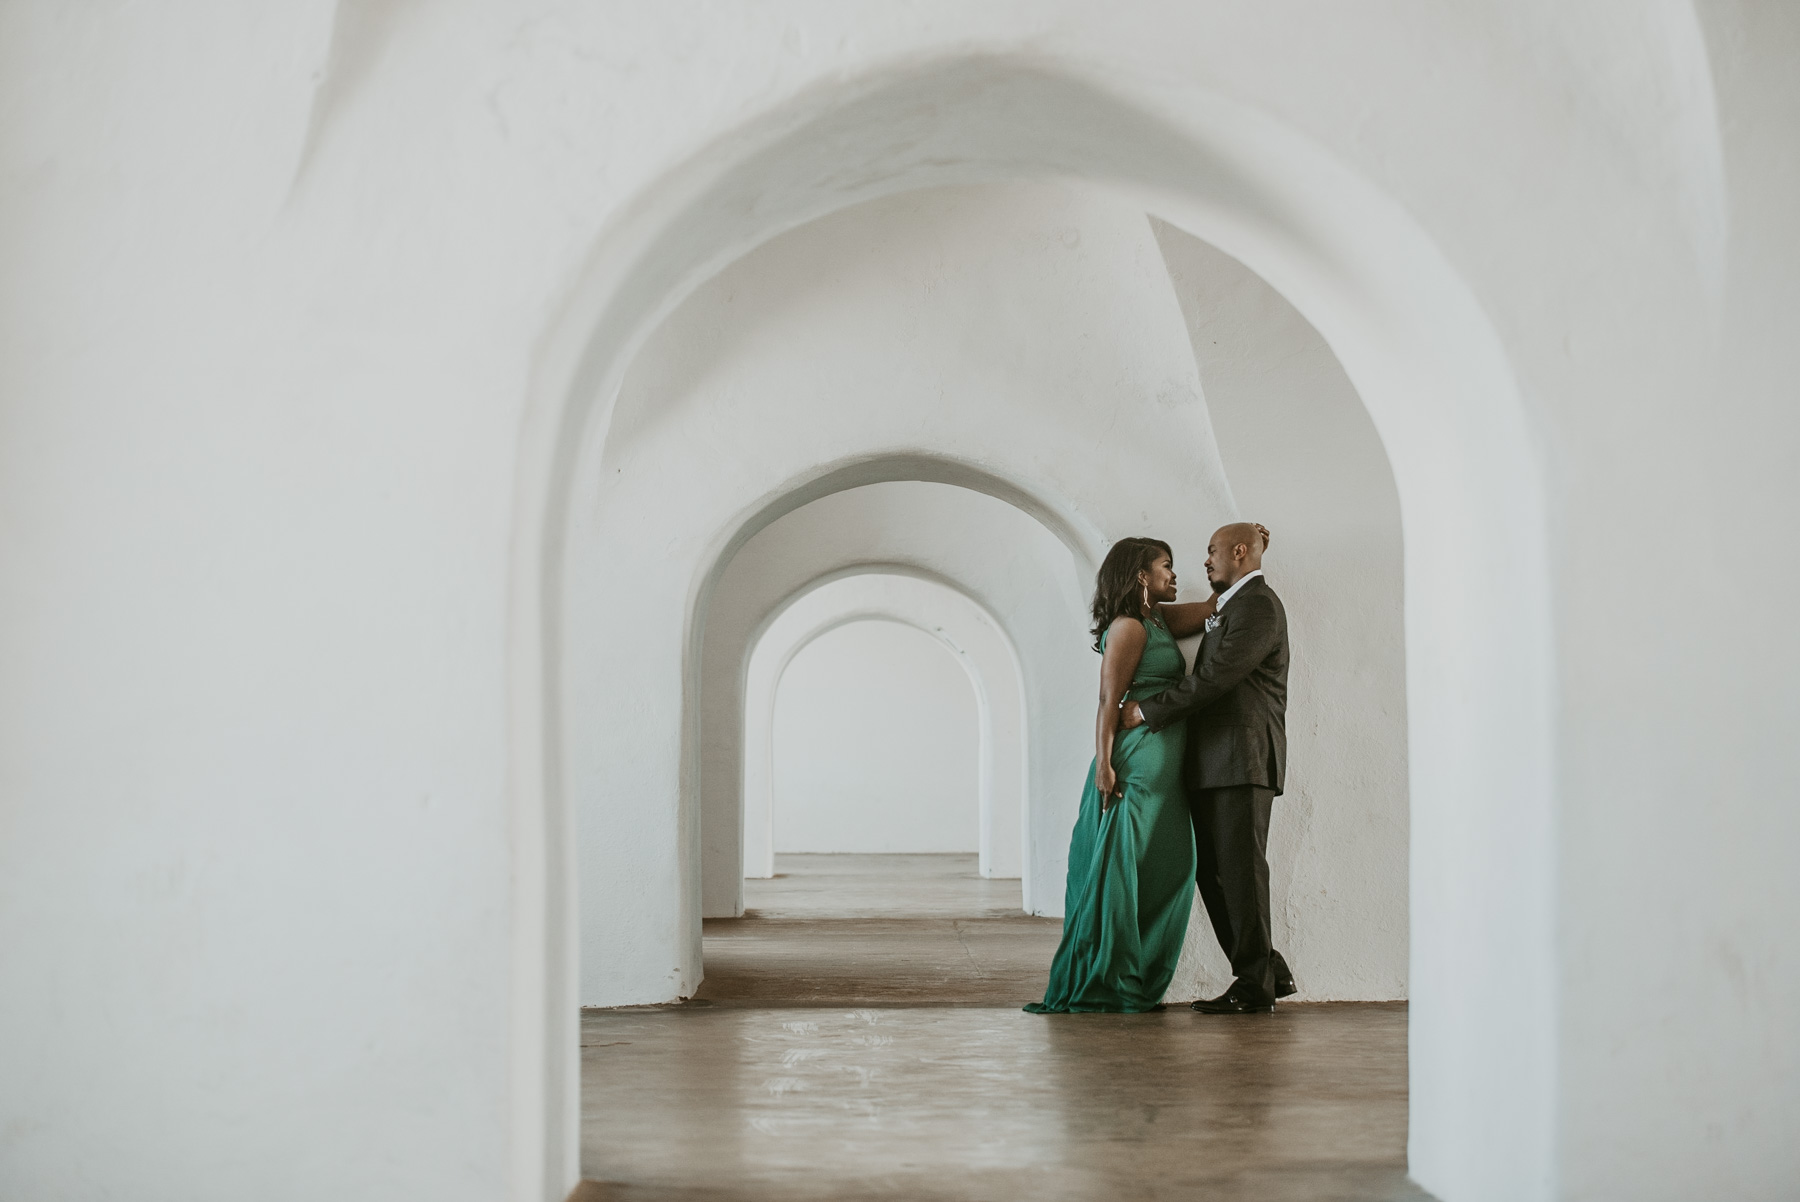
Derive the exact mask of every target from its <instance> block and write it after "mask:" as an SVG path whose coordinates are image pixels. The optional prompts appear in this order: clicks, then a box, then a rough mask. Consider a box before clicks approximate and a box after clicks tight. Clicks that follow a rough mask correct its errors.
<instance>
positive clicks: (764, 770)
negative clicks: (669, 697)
mask: <svg viewBox="0 0 1800 1202" xmlns="http://www.w3.org/2000/svg"><path fill="white" fill-rule="evenodd" d="M871 619H881V620H886V621H891V622H899V623H902V624H904V625H907V626H910V627H912V628H914V629H916V630H920V631H923V632H924V633H925V634H927V635H929V636H931V637H932V638H934V639H936V640H937V641H938V642H939V643H941V644H943V645H944V646H945V647H946V648H948V649H949V651H950V652H951V654H952V655H954V656H955V657H956V659H957V661H958V663H959V664H961V665H962V668H963V671H964V672H965V673H966V674H967V676H968V678H969V683H970V685H971V686H972V687H973V689H974V691H975V698H976V708H977V713H978V715H979V721H980V724H981V732H980V743H981V752H980V764H981V780H980V786H979V797H980V807H981V816H980V865H981V873H982V875H983V876H1000V877H1010V876H1020V875H1021V873H1022V871H1023V870H1024V867H1025V861H1024V857H1023V855H1022V852H1021V846H1022V843H1023V840H1024V824H1025V813H1024V805H1025V798H1026V796H1027V788H1026V780H1027V775H1026V774H1027V767H1026V755H1025V741H1026V711H1025V683H1024V680H1023V677H1022V674H1021V671H1020V667H1019V661H1018V653H1017V651H1016V649H1015V648H1014V647H1013V645H1012V642H1011V640H1009V639H1008V638H1007V637H1006V633H1005V631H1004V630H1002V629H1001V627H1000V624H999V622H998V621H997V620H996V619H995V618H994V616H993V615H992V614H990V613H988V612H987V611H986V610H985V609H983V608H982V607H981V605H980V604H979V603H978V602H976V601H975V600H974V599H972V598H971V597H969V596H968V594H967V593H965V592H963V591H962V590H960V589H958V588H956V587H955V586H953V585H951V584H948V583H945V582H942V581H940V580H936V579H932V578H930V577H928V576H926V575H924V574H922V573H919V572H916V571H911V570H904V569H902V570H895V569H892V568H889V569H885V570H884V569H874V568H871V569H869V570H857V569H851V570H849V571H844V572H837V573H833V574H831V576H830V577H829V578H827V579H824V580H820V581H816V582H814V583H812V584H811V585H809V586H807V587H806V588H804V589H803V590H802V591H800V592H799V593H798V594H797V595H795V596H794V597H792V598H791V599H790V600H788V601H787V602H786V603H784V604H783V606H782V607H781V609H780V611H779V612H778V613H776V614H774V615H772V617H771V618H770V619H769V620H768V621H767V622H766V623H765V624H764V625H763V628H762V630H761V632H760V633H759V635H758V637H757V640H756V643H755V645H754V648H753V650H752V651H751V653H750V662H749V665H748V670H747V672H746V675H745V704H744V726H745V733H744V776H743V810H744V820H743V821H744V875H745V876H768V875H771V874H773V872H774V843H773V839H772V837H771V834H770V828H771V825H772V820H773V773H772V753H773V747H772V744H773V739H772V727H773V724H774V717H775V701H776V696H777V691H778V689H779V686H780V681H781V677H782V675H783V673H785V672H786V670H787V666H788V664H789V663H790V662H792V660H793V658H794V657H795V656H796V655H798V654H799V653H800V652H801V651H802V650H803V649H805V648H806V647H807V646H809V645H811V644H812V643H813V642H814V641H815V640H817V639H819V638H820V637H822V636H823V635H825V634H828V633H830V632H831V631H833V630H836V629H838V628H840V627H842V626H845V625H848V624H850V623H852V622H859V621H867V620H871Z"/></svg>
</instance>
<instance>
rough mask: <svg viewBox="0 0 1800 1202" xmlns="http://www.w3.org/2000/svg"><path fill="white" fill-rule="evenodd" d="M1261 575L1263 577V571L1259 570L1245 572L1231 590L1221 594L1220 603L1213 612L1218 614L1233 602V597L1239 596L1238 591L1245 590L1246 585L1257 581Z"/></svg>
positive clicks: (1214, 607)
mask: <svg viewBox="0 0 1800 1202" xmlns="http://www.w3.org/2000/svg"><path fill="white" fill-rule="evenodd" d="M1261 575H1262V569H1261V568H1257V569H1256V570H1255V571H1253V572H1245V573H1244V574H1243V575H1242V576H1239V577H1238V578H1237V583H1235V584H1233V585H1232V586H1231V587H1230V588H1228V589H1226V590H1225V591H1224V592H1222V593H1220V594H1219V602H1218V604H1217V605H1215V606H1213V612H1214V613H1215V614H1216V613H1218V612H1219V611H1220V610H1221V609H1224V608H1225V603H1226V602H1227V601H1229V600H1231V599H1232V598H1233V597H1235V596H1237V591H1238V590H1239V589H1241V588H1243V587H1244V586H1245V585H1246V584H1249V583H1250V582H1251V581H1252V580H1254V579H1256V578H1257V577H1258V576H1261Z"/></svg>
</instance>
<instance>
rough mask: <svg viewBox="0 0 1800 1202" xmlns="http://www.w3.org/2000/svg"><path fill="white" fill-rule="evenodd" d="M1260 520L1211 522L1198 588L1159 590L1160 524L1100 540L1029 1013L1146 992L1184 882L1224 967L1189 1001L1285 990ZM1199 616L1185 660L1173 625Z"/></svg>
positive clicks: (1282, 689)
mask: <svg viewBox="0 0 1800 1202" xmlns="http://www.w3.org/2000/svg"><path fill="white" fill-rule="evenodd" d="M1268 543H1269V532H1268V530H1267V529H1265V528H1264V527H1262V526H1259V525H1256V524H1254V523H1250V522H1238V523H1234V524H1232V525H1229V526H1224V527H1222V528H1220V529H1219V531H1218V532H1217V533H1215V534H1214V535H1213V536H1212V541H1211V542H1210V543H1209V544H1208V545H1207V548H1206V577H1207V580H1208V582H1209V583H1210V584H1211V585H1212V588H1213V597H1212V598H1211V599H1209V600H1206V601H1201V602H1188V603H1186V604H1177V603H1176V601H1175V595H1176V594H1175V564H1174V556H1173V553H1172V552H1171V551H1170V550H1169V545H1168V544H1167V543H1165V542H1162V541H1161V540H1160V539H1153V538H1126V539H1121V540H1119V541H1118V542H1117V543H1114V544H1113V547H1112V550H1111V551H1109V552H1107V555H1106V561H1105V562H1104V563H1102V564H1101V565H1100V573H1099V577H1098V579H1097V580H1096V581H1095V586H1094V627H1093V633H1094V640H1095V641H1094V649H1095V650H1096V651H1098V652H1100V653H1101V656H1102V659H1101V663H1100V713H1099V717H1098V719H1097V720H1096V723H1095V731H1094V766H1093V768H1092V769H1091V770H1090V772H1089V774H1088V779H1087V785H1086V788H1085V790H1084V791H1083V793H1082V797H1081V812H1080V814H1079V815H1078V816H1077V818H1076V820H1075V832H1074V835H1073V836H1072V837H1071V838H1070V840H1069V877H1068V892H1067V895H1066V908H1065V911H1064V914H1065V917H1064V919H1063V936H1062V944H1061V945H1060V946H1059V947H1058V948H1057V949H1056V958H1055V960H1054V961H1053V962H1052V964H1051V968H1050V985H1049V988H1047V989H1046V990H1045V991H1044V1000H1043V1001H1042V1002H1041V1003H1040V1002H1034V1003H1032V1004H1031V1005H1028V1006H1026V1007H1025V1008H1026V1009H1027V1010H1030V1011H1033V1012H1034V1013H1039V1014H1048V1013H1072V1012H1074V1013H1085V1012H1103V1011H1110V1012H1115V1013H1139V1012H1142V1011H1146V1010H1157V1009H1160V1008H1161V1004H1162V995H1163V993H1164V992H1165V991H1166V990H1167V989H1168V988H1169V982H1170V981H1171V980H1172V979H1173V978H1174V975H1175V962H1176V960H1177V959H1179V958H1180V955H1181V944H1182V940H1183V938H1184V937H1185V936H1186V934H1187V924H1188V914H1189V912H1190V910H1191V909H1192V908H1193V900H1194V890H1195V888H1196V887H1198V888H1199V890H1200V898H1201V900H1202V901H1203V902H1205V903H1206V914H1207V917H1208V918H1210V919H1211V920H1212V927H1213V933H1214V934H1216V935H1217V936H1218V939H1219V945H1220V946H1221V947H1223V948H1224V949H1225V954H1226V955H1227V956H1228V957H1229V958H1230V960H1231V970H1232V972H1233V973H1234V974H1235V976H1236V979H1235V980H1234V981H1233V982H1232V985H1231V988H1230V989H1228V990H1226V991H1225V992H1224V993H1223V994H1221V995H1220V996H1219V997H1216V998H1210V999H1206V1000H1203V1001H1198V1002H1195V1003H1194V1009H1196V1010H1199V1011H1201V1012H1203V1013H1207V1014H1251V1013H1258V1012H1264V1011H1269V1010H1272V1009H1274V1006H1275V1000H1276V999H1277V998H1280V997H1286V996H1287V995H1288V994H1290V993H1293V992H1294V981H1293V976H1292V974H1291V973H1290V972H1289V971H1288V966H1287V962H1286V961H1285V960H1284V959H1282V956H1281V953H1280V952H1277V951H1275V950H1274V948H1273V947H1272V946H1271V935H1270V922H1269V861H1268V855H1267V848H1268V837H1269V813H1270V809H1271V807H1272V805H1273V802H1274V800H1275V798H1276V796H1277V795H1279V794H1280V793H1281V787H1282V776H1283V771H1284V769H1285V767H1286V760H1287V725H1286V721H1287V672H1288V641H1287V613H1286V611H1285V610H1283V609H1282V606H1281V598H1279V597H1277V596H1276V595H1275V590H1274V589H1272V588H1270V587H1269V583H1268V581H1267V580H1266V579H1265V578H1264V577H1263V574H1262V556H1263V551H1264V550H1265V549H1266V548H1267V546H1268ZM1202 632H1204V634H1205V637H1204V638H1203V639H1202V640H1201V643H1200V650H1199V652H1198V653H1197V654H1196V655H1195V657H1194V670H1193V671H1192V672H1191V673H1190V672H1186V671H1184V669H1185V667H1186V665H1185V663H1184V662H1183V660H1182V655H1181V649H1180V648H1179V647H1178V646H1176V644H1175V640H1176V639H1180V638H1186V637H1187V636H1189V635H1194V634H1200V633H1202Z"/></svg>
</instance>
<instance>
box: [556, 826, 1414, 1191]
mask: <svg viewBox="0 0 1800 1202" xmlns="http://www.w3.org/2000/svg"><path fill="white" fill-rule="evenodd" d="M777 867H778V869H779V871H780V872H781V874H782V875H781V876H778V877H777V878H776V879H774V880H771V881H749V882H746V885H745V901H746V905H747V907H748V913H747V914H746V915H745V917H743V918H741V919H729V920H713V921H709V922H707V924H706V932H705V934H706V966H707V977H706V981H705V983H704V985H703V987H702V988H701V990H700V993H699V996H698V997H696V998H695V999H693V1000H692V1001H689V1002H686V1003H681V1004H677V1005H671V1006H647V1007H633V1008H629V1009H622V1010H589V1011H586V1012H584V1013H583V1015H582V1091H583V1107H584V1110H583V1128H582V1169H583V1172H584V1174H585V1175H586V1176H587V1177H589V1178H591V1179H592V1180H591V1181H590V1182H589V1183H587V1184H586V1185H584V1187H583V1190H582V1192H581V1193H580V1194H579V1195H578V1196H579V1197H581V1198H582V1199H583V1200H584V1202H589V1200H599V1199H643V1200H646V1202H650V1200H655V1202H675V1200H687V1199H693V1200H696V1202H698V1200H702V1199H704V1200H707V1202H726V1200H735V1199H745V1200H756V1202H764V1200H767V1202H774V1200H776V1199H790V1198H792V1199H807V1200H814V1199H817V1200H820V1202H823V1200H825V1199H843V1200H849V1199H865V1198H866V1199H917V1200H919V1202H939V1200H944V1202H948V1200H950V1199H982V1200H988V1199H991V1200H994V1202H1001V1200H1011V1199H1044V1200H1056V1202H1061V1200H1069V1202H1074V1200H1077V1199H1080V1200H1087V1199H1095V1200H1111V1199H1177V1198H1183V1199H1185V1198H1196V1199H1211V1198H1219V1199H1240V1198H1243V1199H1265V1200H1268V1202H1286V1200H1290V1199H1292V1200H1295V1202H1299V1200H1301V1199H1306V1200H1309V1202H1310V1200H1314V1199H1331V1200H1342V1202H1351V1200H1359V1202H1361V1200H1383V1202H1391V1200H1397V1199H1424V1198H1426V1197H1427V1195H1425V1194H1423V1193H1421V1192H1420V1191H1419V1190H1418V1189H1417V1188H1416V1187H1414V1186H1412V1185H1410V1184H1409V1183H1408V1182H1407V1181H1406V1180H1405V1142H1406V1009H1405V1007H1404V1006H1403V1005H1389V1004H1368V1005H1310V1006H1284V1007H1282V1008H1280V1009H1279V1010H1278V1011H1277V1012H1276V1013H1275V1014H1273V1015H1249V1016H1241V1017H1231V1018H1216V1017H1206V1016H1203V1015H1198V1014H1195V1013H1193V1012H1192V1011H1190V1010H1188V1009H1186V1008H1185V1007H1181V1008H1175V1009H1171V1010H1169V1011H1165V1012H1163V1013H1159V1014H1145V1015H1058V1016H1038V1015H1030V1014H1026V1013H1024V1012H1022V1011H1021V1010H1019V1008H1018V1007H1019V1005H1020V1004H1021V1003H1023V1002H1025V1001H1028V1000H1031V999H1033V998H1035V997H1037V996H1039V995H1040V994H1041V993H1042V990H1043V986H1044V980H1045V977H1046V976H1047V973H1048V965H1049V959H1050V954H1051V952H1052V951H1054V950H1055V947H1056V940H1057V935H1058V929H1059V925H1060V924H1059V923H1058V922H1057V921H1056V920H1053V919H1051V920H1047V919H1036V918H1029V917H1026V916H1025V915H1023V914H1021V913H1020V912H1019V897H1018V884H1017V882H1014V881H986V880H983V879H981V878H980V877H979V876H978V875H976V873H975V871H974V858H973V857H940V856H881V857H874V856H867V857H865V856H794V857H781V858H780V860H779V861H778V863H777Z"/></svg>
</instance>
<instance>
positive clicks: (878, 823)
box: [773, 619, 981, 853]
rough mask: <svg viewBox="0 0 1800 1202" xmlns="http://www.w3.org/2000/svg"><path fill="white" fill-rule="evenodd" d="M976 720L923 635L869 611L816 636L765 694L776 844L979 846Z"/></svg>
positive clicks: (969, 700) (922, 848) (793, 847)
mask: <svg viewBox="0 0 1800 1202" xmlns="http://www.w3.org/2000/svg"><path fill="white" fill-rule="evenodd" d="M852 682H854V687H855V691H853V692H848V693H846V692H845V686H846V684H849V683H852ZM979 728H980V720H979V717H978V715H977V712H976V705H975V691H974V689H973V688H972V687H971V683H970V680H969V676H968V674H967V673H966V672H965V671H964V670H963V668H962V665H961V664H960V663H958V662H957V660H956V658H955V657H954V656H953V655H952V654H951V653H950V651H949V650H948V649H947V648H945V647H944V646H943V645H942V644H940V643H939V642H938V641H937V640H936V639H935V638H933V637H932V636H931V635H929V634H926V633H925V632H923V631H921V630H917V629H914V628H913V627H911V626H908V625H905V624H903V623H900V622H889V621H882V620H879V619H873V620H866V621H861V622H852V623H850V624H848V625H845V626H839V627H838V628H837V629H835V630H832V631H829V632H827V633H825V634H822V635H820V636H819V637H818V638H817V639H815V640H813V641H812V642H811V643H809V644H808V645H807V646H806V647H804V648H803V649H801V651H800V653H799V654H798V655H796V656H795V657H794V658H793V659H792V660H791V661H790V662H789V663H788V668H787V671H786V672H785V673H783V675H782V679H781V687H780V690H779V691H778V693H777V694H776V702H775V715H774V731H773V735H774V745H775V747H774V766H775V771H774V777H775V790H774V792H775V804H774V818H775V822H774V826H775V839H774V842H775V850H776V851H778V852H861V853H908V852H913V853H917V852H976V851H979V850H980V843H981V812H980V811H981V806H980V796H979V792H980V789H979V783H980V751H981V748H980V737H979V736H980V730H979Z"/></svg>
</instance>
